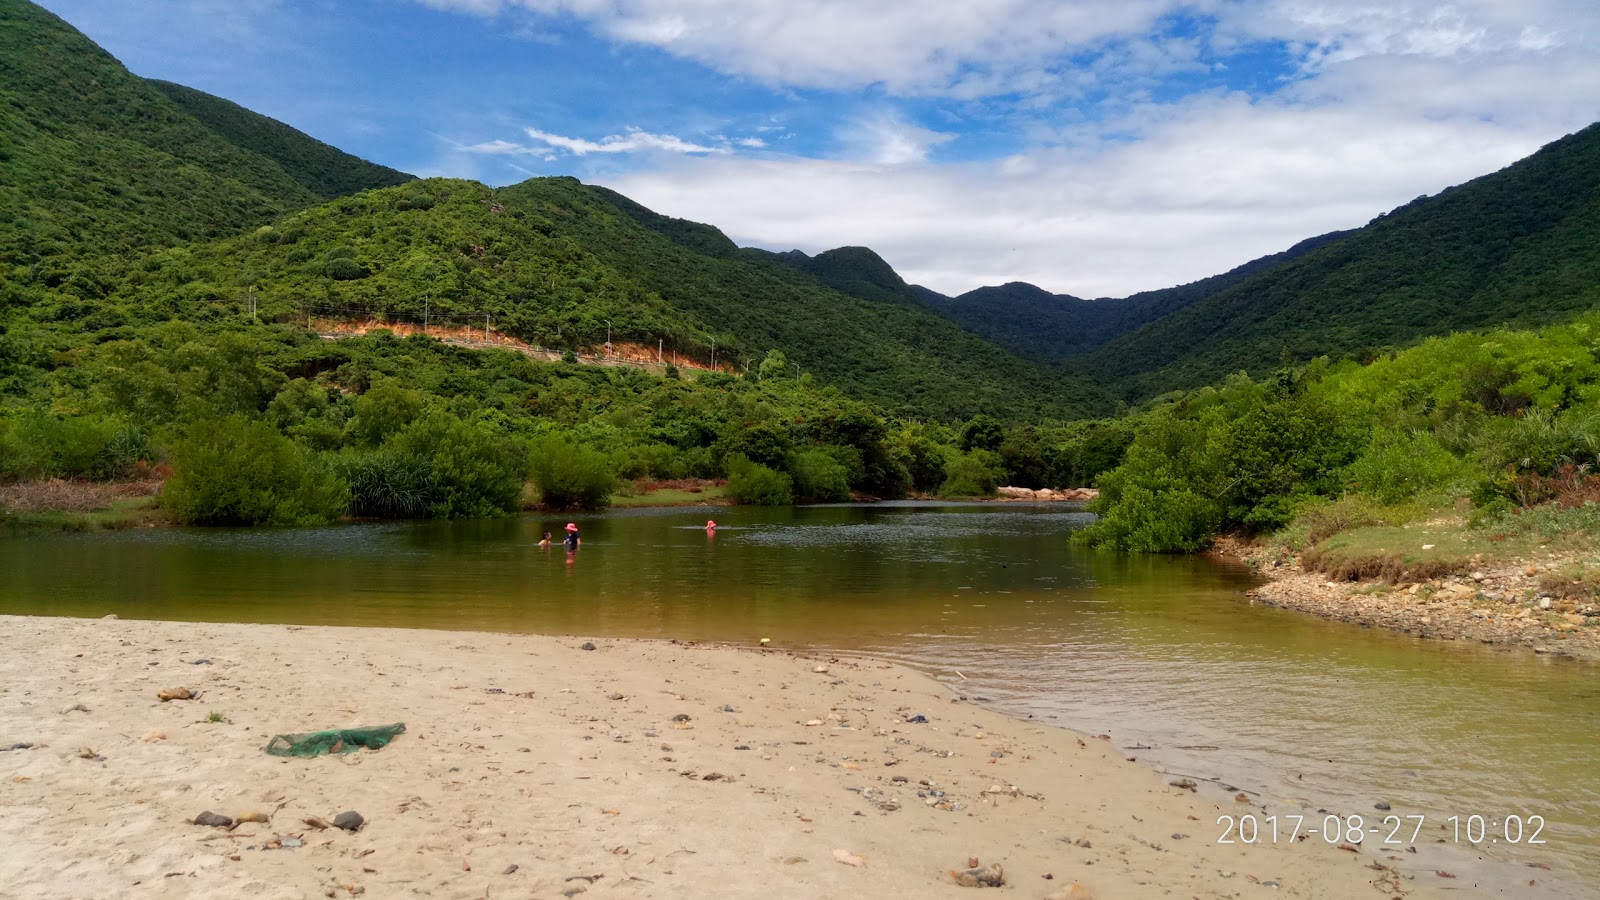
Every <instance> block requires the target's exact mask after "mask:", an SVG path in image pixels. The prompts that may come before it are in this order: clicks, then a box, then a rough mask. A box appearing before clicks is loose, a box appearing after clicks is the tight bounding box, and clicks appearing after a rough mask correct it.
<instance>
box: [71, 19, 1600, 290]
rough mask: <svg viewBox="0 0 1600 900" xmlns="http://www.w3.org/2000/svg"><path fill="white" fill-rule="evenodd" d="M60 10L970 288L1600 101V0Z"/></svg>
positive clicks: (698, 209)
mask: <svg viewBox="0 0 1600 900" xmlns="http://www.w3.org/2000/svg"><path fill="white" fill-rule="evenodd" d="M44 5H45V6H46V7H47V8H49V9H51V10H52V11H54V12H56V13H57V14H59V15H61V16H62V17H63V18H65V19H66V20H67V21H68V22H70V23H72V24H73V25H75V26H76V27H78V28H79V29H80V30H82V31H84V32H85V33H86V34H88V35H89V37H91V38H92V39H94V40H95V41H96V42H98V43H100V44H101V45H102V46H104V47H106V48H107V49H108V50H110V51H111V52H112V53H113V54H115V55H116V56H117V57H118V58H119V59H121V60H122V61H123V62H124V63H126V64H127V65H128V67H129V68H131V69H132V70H133V71H134V72H136V73H138V74H140V75H145V76H147V77H153V78H164V79H168V80H172V81H178V82H181V83H183V84H187V85H191V86H193V87H197V88H200V89H202V90H206V91H209V92H212V93H215V94H218V95H221V96H224V97H227V98H229V99H231V100H234V101H236V102H238V103H241V104H243V105H245V106H248V107H250V108H252V109H255V110H258V111H260V112H263V113H266V114H268V115H271V116H273V117H275V118H278V119H281V120H283V121H285V122H288V123H290V124H292V125H294V126H295V127H297V128H300V129H302V130H304V131H306V132H308V133H310V134H312V135H314V136H316V137H318V138H321V139H322V140H325V141H328V142H329V143H332V144H334V145H336V146H339V147H341V148H343V149H346V150H348V151H350V152H352V153H356V154H359V155H361V156H364V157H366V158H368V159H372V160H376V161H378V162H382V163H385V164H387V165H391V166H394V167H396V168H399V169H403V170H405V171H408V172H412V173H415V174H419V175H449V176H456V177H465V178H475V179H479V180H482V181H485V182H488V183H490V184H495V185H501V184H508V183H512V182H516V181H520V180H522V179H524V178H527V177H531V176H535V175H558V174H559V175H576V176H578V177H580V178H582V179H584V180H585V181H591V182H596V183H601V184H606V185H608V186H611V187H614V188H616V189H618V190H621V191H622V192H623V193H625V194H627V195H629V196H631V197H633V198H634V199H636V200H639V201H640V202H642V203H645V204H646V205H648V206H650V207H652V208H654V209H656V210H658V211H660V212H664V213H668V214H671V215H676V216H683V217H686V218H691V219H696V220H699V221H706V222H710V223H712V224H715V225H717V226H719V227H721V228H722V229H723V230H724V231H726V232H728V233H729V235H730V236H731V237H733V238H734V239H735V240H738V241H739V242H740V243H744V244H754V245H759V246H765V247H769V248H772V249H788V248H790V247H799V248H801V249H803V250H807V251H809V252H817V251H820V250H824V249H827V248H829V247H834V246H840V245H845V244H864V245H867V246H870V247H872V248H874V249H875V250H877V251H879V252H880V253H881V254H883V256H884V257H885V258H886V259H888V260H889V262H890V263H891V264H893V265H894V266H895V267H896V268H897V269H898V270H899V271H900V272H901V273H902V274H903V275H905V276H906V277H907V279H908V280H911V281H916V282H920V283H923V284H926V285H928V286H930V287H933V288H935V289H937V290H942V291H945V292H948V293H955V292H959V291H963V290H967V289H970V288H972V287H976V286H978V285H981V284H994V283H1000V282H1003V281H1009V280H1024V281H1031V282H1033V283H1036V284H1039V285H1041V286H1043V287H1045V288H1047V289H1049V290H1053V291H1058V292H1064V293H1073V294H1077V295H1079V296H1085V297H1096V296H1121V295H1125V294H1127V293H1130V292H1132V291H1135V290H1142V289H1149V288H1158V287H1165V286H1169V285H1172V284H1177V283H1182V282H1187V281H1191V280H1194V279H1196V278H1201V277H1204V276H1206V275H1211V274H1215V273H1217V272H1221V271H1224V270H1226V269H1228V268H1230V267H1232V266H1234V265H1237V264H1239V263H1241V262H1245V261H1247V260H1249V259H1252V258H1255V257H1257V256H1261V255H1263V254H1266V253H1271V252H1275V251H1278V250H1281V249H1284V248H1285V247H1287V246H1289V245H1290V244H1292V243H1294V242H1295V241H1298V240H1300V239H1301V238H1304V237H1308V236H1310V235H1313V234H1318V233H1322V232H1325V231H1328V230H1331V229H1334V228H1347V227H1352V226H1356V225H1360V224H1363V223H1364V222H1366V221H1367V220H1369V219H1370V218H1371V217H1372V216H1374V215H1376V214H1377V213H1379V212H1382V211H1384V210H1387V209H1389V208H1392V207H1393V206H1396V205H1398V204H1400V203H1403V202H1405V201H1407V200H1410V199H1411V198H1413V197H1415V196H1417V195H1419V194H1424V193H1432V192H1436V191H1438V190H1440V189H1441V188H1444V187H1446V186H1449V185H1451V184H1456V183H1459V182H1461V181H1463V180H1466V179H1469V178H1472V177H1475V176H1477V175H1480V174H1485V173H1487V172H1490V171H1493V170H1495V169H1497V168H1499V167H1501V166H1504V165H1506V164H1508V163H1510V162H1512V161H1514V160H1516V159H1518V158H1520V157H1522V156H1524V155H1526V154H1527V153H1529V152H1531V151H1532V150H1534V149H1536V148H1537V147H1538V146H1539V145H1541V144H1543V143H1546V142H1548V141H1550V140H1552V139H1555V138H1557V137H1560V136H1561V135H1562V134H1565V133H1568V132H1570V131H1574V130H1576V129H1578V128H1581V127H1583V126H1585V125H1587V124H1589V123H1590V122H1592V121H1594V120H1596V119H1600V92H1597V91H1595V90H1594V85H1596V84H1600V4H1592V3H1587V2H1584V3H1576V2H1566V0H1521V2H1518V3H1507V2H1504V0H1456V2H1452V3H1437V2H1421V0H1384V2H1369V0H1337V2H1333V0H1329V2H1319V0H917V2H887V0H808V2H806V3H795V2H793V0H347V2H334V0H232V2H222V0H45V3H44Z"/></svg>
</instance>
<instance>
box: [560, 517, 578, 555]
mask: <svg viewBox="0 0 1600 900" xmlns="http://www.w3.org/2000/svg"><path fill="white" fill-rule="evenodd" d="M579 542H580V539H579V537H578V526H577V524H576V523H574V522H568V523H567V536H566V537H565V538H564V539H563V543H565V544H566V545H567V552H568V553H571V552H572V551H574V550H576V549H578V544H579Z"/></svg>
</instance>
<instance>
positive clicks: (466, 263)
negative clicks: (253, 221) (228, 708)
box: [38, 178, 1104, 419]
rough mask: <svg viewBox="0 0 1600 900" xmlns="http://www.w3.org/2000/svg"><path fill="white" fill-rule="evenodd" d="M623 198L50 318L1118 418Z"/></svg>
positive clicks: (160, 276) (201, 251)
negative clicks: (393, 340) (479, 343)
mask: <svg viewBox="0 0 1600 900" xmlns="http://www.w3.org/2000/svg"><path fill="white" fill-rule="evenodd" d="M617 196H618V195H615V194H613V193H612V192H610V191H605V190H600V189H594V188H590V187H588V186H585V185H583V184H581V183H579V182H578V181H577V180H575V179H571V178H544V179H534V180H532V181H528V182H524V183H523V184H519V185H515V186H513V187H509V188H502V189H498V190H495V189H490V188H487V187H485V186H483V185H481V184H477V183H475V182H469V181H458V180H449V179H425V180H420V181H415V182H411V183H408V184H406V185H401V186H398V187H393V188H385V189H381V190H374V191H367V192H363V193H361V194H358V195H355V196H351V197H342V198H339V199H336V200H333V201H330V202H328V203H324V204H321V205H318V206H315V207H312V208H310V209H306V210H302V211H299V212H295V213H290V214H287V215H285V216H283V217H281V218H280V219H278V220H277V221H275V222H274V223H272V224H271V225H270V226H262V227H261V228H259V229H256V230H253V231H250V232H247V233H243V234H239V235H235V236H232V237H228V238H223V239H219V240H213V241H207V242H199V243H192V244H188V245H184V246H182V247H176V248H172V249H168V250H160V251H155V252H152V253H150V254H147V255H145V256H143V257H134V258H132V259H129V260H126V261H123V260H116V259H107V260H102V261H100V262H99V263H98V264H97V265H95V266H94V267H93V268H92V269H90V270H88V274H90V275H92V277H93V279H94V281H95V283H97V284H99V285H101V286H102V290H101V291H100V292H98V294H97V295H96V296H94V297H72V298H70V299H69V298H60V299H58V300H57V301H56V302H54V303H51V304H43V305H41V306H40V307H39V310H38V312H39V315H40V316H44V317H46V318H47V320H48V321H49V322H50V323H52V326H51V327H69V326H70V327H71V328H72V329H74V330H75V332H77V333H82V332H91V333H94V334H95V335H96V338H95V340H97V341H100V340H107V339H110V338H111V337H112V336H113V335H115V334H117V333H120V332H119V329H122V328H124V327H125V326H130V325H131V326H139V325H150V324H155V323H159V322H164V321H168V320H169V319H173V318H177V319H181V320H183V321H185V322H199V323H205V322H222V321H227V320H229V319H236V318H237V317H238V316H239V315H240V314H241V311H243V310H245V309H247V307H246V305H245V304H246V292H247V290H249V291H250V292H251V294H252V295H253V297H254V300H255V303H256V309H257V313H258V315H259V316H260V317H261V318H262V319H264V320H270V321H280V322H285V323H302V324H305V323H313V322H314V321H315V320H316V319H317V318H319V317H320V318H324V319H329V318H338V319H368V318H370V319H376V320H378V321H380V322H382V321H404V322H415V323H421V322H423V321H425V320H426V321H428V322H431V323H435V324H439V323H452V324H456V325H470V326H471V327H472V328H474V329H477V328H482V327H484V326H485V325H486V324H492V327H493V329H494V331H495V332H497V333H501V334H509V335H513V336H516V337H519V338H522V339H524V340H526V341H528V342H530V343H534V344H538V345H541V346H545V347H558V348H572V349H580V350H591V349H594V348H598V347H599V346H600V345H601V344H603V343H604V342H605V340H606V339H607V335H608V334H610V335H611V337H612V340H613V341H615V342H617V343H624V342H630V343H636V344H643V345H645V346H647V347H648V348H649V349H650V350H652V351H653V350H655V349H656V348H657V347H658V346H662V347H664V349H665V351H666V352H667V354H668V357H667V358H668V359H671V358H672V354H674V353H675V354H678V355H680V356H689V357H693V358H695V359H698V360H700V361H701V362H702V363H703V362H705V361H707V359H708V357H709V356H710V353H711V350H712V342H713V341H715V347H716V351H717V358H718V360H719V362H720V363H722V364H724V365H729V364H731V365H732V366H733V367H735V368H736V369H739V370H743V369H744V368H745V366H746V365H747V364H748V365H749V366H750V367H751V368H754V366H755V365H756V364H757V363H758V362H759V361H760V360H761V358H762V357H763V356H764V355H765V354H766V352H767V351H768V350H771V349H779V350H782V351H783V352H784V353H785V354H787V355H788V357H789V358H790V360H791V361H793V362H795V363H798V364H799V365H800V366H801V368H802V369H803V370H805V371H806V372H807V373H809V374H811V375H814V376H816V377H817V378H820V379H821V380H823V381H824V382H825V383H827V384H831V385H835V386H837V387H839V388H841V389H843V390H845V391H847V392H848V393H850V394H851V395H853V396H856V397H859V398H863V399H870V400H873V401H875V402H877V403H879V404H881V405H882V406H883V407H885V408H886V409H888V410H889V411H892V412H897V413H904V414H907V415H912V416H918V417H937V418H944V419H955V418H967V417H970V416H972V415H975V414H977V413H979V412H990V413H993V414H996V415H1000V416H1004V417H1023V416H1027V417H1038V418H1046V417H1053V418H1068V417H1071V416H1074V415H1080V414H1087V413H1093V412H1099V411H1101V410H1102V409H1103V407H1104V401H1103V396H1102V395H1100V394H1099V393H1098V392H1097V391H1096V390H1094V389H1093V388H1091V387H1089V386H1087V385H1086V384H1085V383H1083V382H1081V381H1079V380H1077V379H1075V378H1072V377H1064V376H1062V375H1060V374H1059V373H1055V372H1051V371H1049V370H1047V369H1046V368H1045V367H1042V366H1037V365H1033V364H1030V363H1027V362H1024V361H1022V360H1020V359H1017V358H1016V357H1014V356H1011V355H1010V354H1007V353H1006V352H1005V351H1004V350H1002V349H1000V348H999V347H996V346H994V345H993V344H990V343H988V342H986V341H984V340H982V339H981V338H978V337H976V336H974V335H971V334H968V333H966V332H964V331H962V330H961V329H959V328H957V327H956V326H954V325H951V324H950V323H948V322H945V321H943V320H941V319H939V318H937V317H936V316H933V315H932V314H930V313H927V312H925V311H922V310H917V309H911V308H907V307H904V306H900V305H894V304H883V303H875V302H872V301H867V300H862V299H859V298H855V297H850V296H846V295H844V294H840V293H838V292H837V291H834V290H832V289H830V288H828V287H827V286H826V285H824V284H822V283H821V282H819V281H818V280H816V279H815V278H812V277H811V276H809V275H806V274H804V273H802V272H799V271H797V270H795V269H793V268H791V267H789V266H787V265H783V264H781V263H776V262H770V261H763V260H760V259H751V258H748V257H746V256H745V255H743V254H740V253H734V254H733V255H731V256H728V257H722V258H719V257H716V256H708V255H705V254H703V253H699V252H696V251H694V250H691V249H689V248H687V247H685V246H683V245H682V244H680V243H677V242H675V241H674V240H672V239H669V237H668V236H666V235H664V234H662V233H659V232H658V231H657V230H655V229H651V228H647V227H642V226H641V225H640V224H639V221H638V216H637V215H631V214H625V213H623V212H622V211H621V210H619V208H618V203H617ZM635 212H637V211H635ZM657 224H660V223H657ZM689 224H693V223H689ZM699 229H704V230H706V231H709V230H710V229H709V226H699ZM668 231H669V232H670V233H672V234H673V235H677V236H682V235H684V234H688V233H694V234H697V235H699V236H700V237H704V233H705V232H704V231H699V230H696V229H686V228H682V227H673V228H669V229H668ZM698 240H699V238H696V239H695V240H694V241H690V243H696V242H698ZM712 250H713V252H715V250H716V247H715V246H713V247H712Z"/></svg>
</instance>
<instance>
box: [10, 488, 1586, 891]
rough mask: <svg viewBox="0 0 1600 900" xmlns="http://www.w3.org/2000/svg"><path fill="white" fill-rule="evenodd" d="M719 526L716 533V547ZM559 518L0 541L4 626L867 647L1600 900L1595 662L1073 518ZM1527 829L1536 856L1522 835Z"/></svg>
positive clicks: (1005, 510) (955, 510)
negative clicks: (1371, 608) (1282, 586)
mask: <svg viewBox="0 0 1600 900" xmlns="http://www.w3.org/2000/svg"><path fill="white" fill-rule="evenodd" d="M708 515H710V516H714V517H715V518H716V519H718V520H719V522H720V523H721V524H722V526H723V527H722V528H721V529H719V530H718V531H717V532H716V533H715V534H714V535H711V534H707V533H706V531H705V529H704V528H703V527H702V526H703V524H704V520H705V519H706V518H707V516H708ZM571 518H572V520H573V521H575V522H577V523H578V524H579V525H581V527H582V534H583V545H582V547H581V549H580V550H579V551H578V552H577V553H576V554H570V555H569V554H567V553H566V552H564V551H562V550H561V549H560V547H559V545H558V546H557V547H555V548H553V549H551V550H548V551H546V550H540V549H539V548H538V547H536V546H535V544H536V542H537V540H538V538H539V535H540V534H541V533H542V532H543V531H546V530H548V531H554V532H556V534H557V537H558V538H559V536H560V532H561V527H562V526H563V525H564V524H565V522H566V521H568V519H566V518H556V517H553V516H549V517H539V516H529V517H522V518H516V519H503V520H481V521H467V522H422V523H399V524H394V523H386V524H355V525H346V526H340V527H332V528H319V529H296V530H270V529H258V530H200V529H145V530H135V531H120V532H100V533H92V534H54V533H52V534H30V535H22V536H9V537H6V538H4V539H0V613H11V614H29V615H72V616H100V615H105V614H107V613H117V614H119V615H121V616H122V617H124V618H151V619H172V620H188V621H217V622H274V623H297V624H317V625H360V626H394V627H416V628H449V629H473V630H490V631H513V632H538V633H555V634H562V633H566V634H584V635H595V636H617V637H649V638H677V639H683V640H715V641H730V642H741V643H754V642H756V641H758V640H759V639H760V638H763V637H766V638H770V639H771V640H772V642H773V645H774V646H779V647H795V648H808V649H825V650H830V651H837V652H849V653H868V654H872V655H875V656H880V657H884V658H888V659H894V660H898V661H901V662H904V663H907V664H910V665H912V666H914V667H916V668H918V669H921V670H923V671H925V672H927V673H929V674H931V675H932V676H934V677H936V678H938V679H939V680H941V681H943V682H945V683H947V684H948V685H950V686H951V688H952V689H953V690H955V691H957V692H958V693H960V694H962V695H966V696H968V697H969V698H972V699H974V700H975V701H977V702H985V703H989V704H991V705H993V706H995V707H997V708H1000V709H1002V710H1004V711H1006V712H1009V713H1012V714H1015V715H1019V716H1033V717H1035V718H1037V719H1042V720H1045V721H1049V722H1052V723H1055V724H1059V725H1063V726H1067V727H1071V728H1074V729H1077V730H1080V731H1085V732H1088V733H1090V734H1108V735H1110V736H1111V739H1112V740H1113V741H1114V742H1115V743H1116V745H1117V746H1119V747H1123V748H1125V753H1126V755H1128V756H1137V757H1139V758H1140V759H1142V760H1143V761H1145V762H1147V763H1149V764H1151V765H1154V766H1156V767H1157V768H1159V769H1161V770H1163V771H1166V772H1170V773H1173V774H1174V776H1175V777H1176V776H1179V775H1181V776H1185V777H1190V778H1195V779H1214V780H1215V781H1216V782H1219V783H1225V784H1227V785H1229V786H1231V787H1233V788H1236V789H1241V790H1246V791H1250V792H1254V793H1256V794H1258V795H1259V796H1260V797H1261V798H1262V799H1266V800H1270V801H1273V802H1278V803H1282V802H1300V803H1302V804H1304V805H1305V806H1306V808H1307V810H1308V812H1310V811H1314V810H1316V809H1327V810H1329V811H1331V812H1336V813H1343V814H1363V815H1366V816H1368V817H1369V821H1372V822H1374V823H1376V822H1377V821H1378V820H1380V819H1381V818H1382V817H1383V816H1385V815H1386V813H1383V812H1378V811H1375V810H1374V808H1373V807H1374V804H1375V803H1376V802H1378V801H1383V802H1386V803H1389V804H1391V805H1392V807H1393V811H1394V813H1393V814H1397V815H1424V816H1426V817H1427V818H1426V828H1427V832H1426V833H1425V834H1424V835H1423V837H1422V838H1420V840H1432V839H1437V838H1438V837H1448V838H1449V839H1450V840H1451V841H1452V842H1454V839H1455V836H1454V835H1453V834H1450V833H1449V830H1450V829H1451V828H1452V827H1460V828H1462V829H1465V828H1467V827H1469V826H1470V825H1471V824H1472V822H1471V821H1470V817H1472V816H1482V817H1483V819H1484V821H1485V823H1487V827H1486V831H1487V832H1488V834H1487V835H1486V837H1485V843H1484V844H1483V845H1482V846H1481V848H1479V850H1477V851H1474V852H1476V853H1481V855H1483V856H1484V857H1486V858H1487V859H1488V860H1489V864H1492V865H1496V866H1498V869H1497V871H1498V873H1499V878H1498V882H1499V883H1500V884H1501V885H1502V889H1501V890H1500V891H1499V892H1500V893H1503V894H1505V895H1507V896H1517V895H1518V894H1517V892H1516V891H1515V890H1511V889H1509V888H1504V885H1506V884H1511V883H1512V882H1517V883H1520V881H1518V879H1524V878H1532V879H1534V880H1539V879H1545V880H1546V881H1547V882H1548V883H1547V884H1544V885H1541V886H1540V889H1539V891H1538V892H1537V895H1538V896H1560V897H1568V896H1572V897H1585V896H1587V897H1592V896H1600V864H1597V863H1596V860H1597V859H1600V667H1596V666H1594V665H1592V664H1585V663H1580V662H1575V661H1572V660H1566V659H1559V658H1550V657H1544V656H1536V655H1534V654H1531V653H1526V652H1522V651H1507V650H1503V649H1497V648H1489V647H1485V646H1481V645H1477V644H1466V643H1452V642H1438V641H1424V640H1420V639H1415V638H1411V637H1408V636H1404V635H1395V634H1390V633H1386V632H1381V631H1374V630H1370V629H1363V628H1360V627H1357V626H1352V625H1347V624H1342V623H1334V622H1325V621H1322V620H1319V619H1315V618H1312V617H1309V616H1305V615H1302V614H1299V613H1294V612H1289V611H1285V610H1279V609H1273V608H1269V607H1261V606H1256V605H1253V604H1251V603H1250V602H1249V601H1248V599H1246V598H1245V596H1244V591H1245V590H1246V589H1247V588H1248V587H1249V586H1250V585H1251V584H1252V583H1253V582H1252V580H1251V577H1250V575H1249V573H1248V572H1247V571H1245V570H1244V569H1243V568H1242V567H1234V566H1230V565H1226V564H1222V563H1218V562H1216V561H1214V560H1210V559H1205V558H1197V557H1130V556H1126V555H1121V554H1114V553H1104V552H1096V551H1090V550H1086V549H1083V548H1079V547H1075V546H1073V545H1072V544H1071V543H1070V541H1069V540H1068V539H1067V537H1068V534H1069V532H1070V531H1071V530H1072V529H1074V528H1077V527H1080V526H1081V525H1082V524H1083V523H1084V522H1086V521H1087V520H1088V516H1087V515H1085V514H1083V513H1081V512H1078V511H1075V510H1072V509H1070V508H1065V507H1060V506H1046V505H1041V506H1031V505H1011V504H1007V505H996V504H969V505H961V504H921V503H903V504H873V505H869V506H863V505H843V506H822V507H800V508H792V509H791V508H782V509H758V508H731V509H716V510H710V511H708V510H699V509H639V510H615V511H611V512H606V513H599V514H582V515H577V516H574V517H571ZM977 698H983V699H982V700H978V699H977ZM1451 816H1456V817H1458V818H1457V822H1456V823H1454V825H1452V823H1450V822H1449V817H1451ZM1509 816H1516V817H1518V820H1519V821H1520V822H1521V823H1523V827H1524V832H1523V835H1522V840H1521V841H1518V842H1512V841H1510V840H1509V837H1511V836H1512V835H1511V834H1508V830H1509V829H1508V826H1507V825H1506V824H1504V823H1505V822H1506V821H1507V817H1509ZM1534 817H1541V819H1540V820H1541V821H1542V822H1543V823H1544V826H1543V831H1542V832H1541V833H1539V834H1538V835H1537V837H1538V839H1540V840H1543V841H1544V843H1542V844H1531V843H1529V839H1530V837H1532V835H1531V832H1532V831H1533V828H1534V821H1535V820H1534ZM1409 827H1410V826H1409V825H1407V828H1408V829H1409ZM1208 828H1209V829H1211V830H1212V831H1217V832H1219V833H1220V831H1221V828H1220V827H1213V826H1212V824H1211V823H1197V826H1196V837H1204V838H1206V839H1215V838H1216V837H1217V836H1218V835H1212V834H1210V833H1209V832H1207V831H1206V829H1208ZM1436 829H1444V831H1437V830H1436ZM1428 835H1433V838H1429V837H1428ZM1495 838H1498V840H1494V839H1495ZM1468 849H1471V848H1468ZM1530 865H1532V866H1539V865H1543V866H1548V867H1550V868H1549V871H1546V870H1544V869H1542V868H1527V866H1530ZM1546 891H1549V893H1546ZM1527 895H1528V896H1534V895H1535V892H1534V891H1533V889H1531V888H1530V889H1529V892H1528V894H1527Z"/></svg>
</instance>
